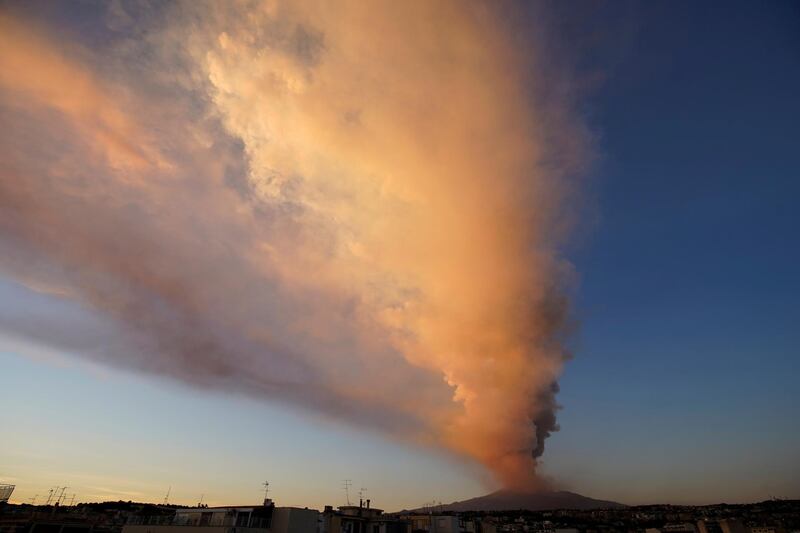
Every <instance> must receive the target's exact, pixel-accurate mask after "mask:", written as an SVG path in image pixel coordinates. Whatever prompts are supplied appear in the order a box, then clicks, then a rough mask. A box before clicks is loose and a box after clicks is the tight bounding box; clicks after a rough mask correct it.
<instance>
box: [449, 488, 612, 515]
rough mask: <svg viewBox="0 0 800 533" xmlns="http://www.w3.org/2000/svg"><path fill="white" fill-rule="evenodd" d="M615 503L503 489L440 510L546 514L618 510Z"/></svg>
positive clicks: (567, 493)
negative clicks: (545, 512) (562, 510)
mask: <svg viewBox="0 0 800 533" xmlns="http://www.w3.org/2000/svg"><path fill="white" fill-rule="evenodd" d="M621 507H626V506H625V505H623V504H621V503H617V502H610V501H605V500H595V499H594V498H589V497H586V496H581V495H580V494H575V493H574V492H567V491H563V490H562V491H547V492H516V491H512V490H507V489H502V490H498V491H495V492H492V493H491V494H487V495H485V496H479V497H477V498H470V499H469V500H463V501H460V502H453V503H451V504H448V505H443V506H441V509H442V510H443V511H514V510H517V509H525V510H528V511H545V510H549V509H580V510H583V509H619V508H621Z"/></svg>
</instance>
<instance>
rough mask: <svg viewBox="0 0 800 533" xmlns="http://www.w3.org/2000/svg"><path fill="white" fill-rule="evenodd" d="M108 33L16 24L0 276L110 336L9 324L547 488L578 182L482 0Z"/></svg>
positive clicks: (524, 61) (566, 124) (531, 82)
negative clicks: (542, 467) (71, 37)
mask: <svg viewBox="0 0 800 533" xmlns="http://www.w3.org/2000/svg"><path fill="white" fill-rule="evenodd" d="M136 5H139V4H136ZM103 17H104V19H103V20H104V21H105V23H106V28H105V30H104V32H105V33H104V35H103V38H104V41H103V42H104V46H102V47H89V46H87V45H86V44H84V45H81V44H80V43H76V42H67V43H66V44H65V43H64V42H61V40H57V39H56V38H54V37H48V35H52V33H49V32H48V31H47V29H46V28H45V27H44V26H37V24H43V23H40V22H35V21H31V20H30V19H29V18H25V16H22V15H19V14H14V13H12V12H11V11H8V10H7V12H6V13H3V14H2V15H0V113H1V114H2V115H1V116H2V121H3V123H4V124H5V126H4V127H3V132H2V134H0V268H1V269H2V272H3V274H4V275H5V276H7V277H10V278H12V279H15V280H17V281H18V282H19V283H21V284H23V285H25V286H27V287H29V288H31V289H32V290H38V291H46V292H48V293H49V294H51V295H57V297H59V298H63V299H65V300H68V301H72V302H77V303H79V304H80V305H82V306H85V307H86V308H89V309H91V310H93V311H94V312H96V313H97V314H98V315H100V316H102V317H104V320H105V321H104V322H102V323H103V324H105V325H104V326H103V330H102V331H81V332H75V331H73V330H70V329H68V328H64V327H55V326H53V325H49V326H48V327H43V325H42V324H31V323H30V321H26V319H25V317H21V316H16V317H14V316H11V317H2V322H0V327H2V328H3V329H5V330H7V331H11V332H13V333H16V334H27V335H29V336H32V337H35V338H37V339H39V340H40V341H43V342H48V343H51V344H55V345H57V346H60V347H62V348H69V349H71V350H74V351H77V352H80V353H82V354H85V355H86V356H89V357H94V358H98V359H101V360H103V361H106V362H108V363H111V364H115V365H120V366H125V367H130V368H135V369H138V370H144V371H147V372H152V373H158V374H161V375H168V376H171V377H174V378H176V379H179V380H183V381H188V382H190V383H192V384H195V385H198V386H203V387H214V388H220V389H225V390H232V391H242V392H244V393H247V394H251V395H256V396H260V397H265V398H268V399H272V400H274V401H280V402H285V403H287V404H291V405H295V406H301V407H303V408H305V409H308V410H311V411H312V412H317V413H321V414H324V415H327V416H332V417H335V418H337V419H340V420H342V421H345V422H349V423H355V424H358V425H362V426H366V427H370V428H372V429H375V430H377V431H380V432H382V433H384V434H386V435H389V436H391V437H393V438H398V439H402V440H405V441H411V442H414V443H419V444H423V445H430V446H436V447H440V448H444V449H447V450H451V451H452V452H454V453H455V454H457V455H459V456H462V457H466V458H468V459H471V460H474V461H477V462H478V463H480V464H483V465H485V467H486V468H488V469H489V470H490V471H491V472H493V473H494V474H495V476H496V478H497V480H498V481H499V482H501V483H503V484H504V485H506V486H514V487H518V488H520V487H531V486H533V485H535V484H536V483H537V482H536V478H535V473H534V471H535V463H536V459H535V458H536V457H537V456H539V455H541V453H542V452H543V450H544V442H545V439H546V438H547V436H548V435H549V434H550V433H551V432H552V431H554V430H556V429H557V424H556V417H555V410H556V408H557V405H556V401H555V394H556V392H557V390H558V388H557V384H556V380H557V377H558V375H559V373H560V372H561V369H562V365H563V362H564V360H565V351H564V347H563V345H562V340H563V339H562V337H563V334H564V331H563V330H564V326H565V319H566V314H567V302H566V298H565V295H564V286H565V283H566V281H567V278H568V277H569V274H570V269H569V265H568V264H566V263H565V262H563V261H562V260H561V259H559V257H558V255H557V246H558V244H559V242H560V240H561V239H562V238H563V236H564V235H563V233H564V227H565V226H566V225H567V224H566V221H565V211H566V209H565V207H566V206H567V204H568V201H569V198H568V196H569V195H568V193H569V190H568V189H569V188H568V187H567V186H566V183H567V181H568V180H567V177H568V176H570V175H571V174H574V173H575V172H576V171H578V170H579V169H580V166H581V164H582V161H583V159H584V157H583V146H584V142H583V140H582V139H583V138H584V134H583V130H582V129H581V127H580V125H579V124H578V123H577V122H576V121H575V120H574V118H573V117H572V116H571V114H570V113H569V112H568V109H567V108H566V106H565V105H563V104H562V103H561V102H559V101H557V100H555V99H554V98H547V99H545V98H544V97H543V95H544V94H548V93H549V94H551V95H552V91H548V90H547V89H548V87H547V84H548V78H547V77H546V76H545V75H544V72H541V68H539V67H538V66H537V65H538V64H540V63H538V62H537V61H536V60H537V58H536V57H535V52H536V49H535V46H534V45H535V43H531V42H526V43H520V42H519V38H516V40H515V39H512V38H511V37H509V35H513V34H512V33H510V32H509V31H508V28H507V26H506V24H505V23H504V22H503V21H502V20H500V18H498V16H497V14H495V13H493V12H492V10H491V9H490V6H479V5H472V4H468V3H463V2H453V3H450V2H445V1H437V2H418V3H417V2H385V3H376V2H347V1H345V2H319V3H317V2H296V1H292V2H287V3H285V4H284V3H281V2H269V1H265V2H246V3H236V4H234V3H232V2H231V3H228V2H225V3H219V2H216V3H200V2H189V3H185V4H172V5H170V6H168V7H166V8H163V9H162V11H158V12H151V11H140V10H134V9H132V8H131V6H127V7H126V4H125V3H122V4H113V5H111V6H110V7H109V10H108V13H105V14H103ZM62 40H63V39H62Z"/></svg>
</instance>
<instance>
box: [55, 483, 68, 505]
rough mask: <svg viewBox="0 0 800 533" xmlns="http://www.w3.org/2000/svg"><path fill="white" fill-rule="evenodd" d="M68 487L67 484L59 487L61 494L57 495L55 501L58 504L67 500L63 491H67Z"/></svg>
mask: <svg viewBox="0 0 800 533" xmlns="http://www.w3.org/2000/svg"><path fill="white" fill-rule="evenodd" d="M68 488H69V487H67V486H64V487H61V495H60V496H59V497H58V500H57V501H56V503H57V504H58V505H61V504H62V503H64V502H65V501H66V500H67V495H66V494H65V492H66V491H67V489H68Z"/></svg>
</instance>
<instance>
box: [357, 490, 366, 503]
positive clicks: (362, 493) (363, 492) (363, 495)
mask: <svg viewBox="0 0 800 533" xmlns="http://www.w3.org/2000/svg"><path fill="white" fill-rule="evenodd" d="M358 499H359V500H366V499H367V488H366V487H361V488H360V489H358Z"/></svg>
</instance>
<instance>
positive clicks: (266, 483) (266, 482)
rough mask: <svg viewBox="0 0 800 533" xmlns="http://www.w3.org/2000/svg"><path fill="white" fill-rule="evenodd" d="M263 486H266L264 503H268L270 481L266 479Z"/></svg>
mask: <svg viewBox="0 0 800 533" xmlns="http://www.w3.org/2000/svg"><path fill="white" fill-rule="evenodd" d="M261 486H262V487H264V505H266V504H267V502H269V481H265V482H264V483H262V484H261Z"/></svg>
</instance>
